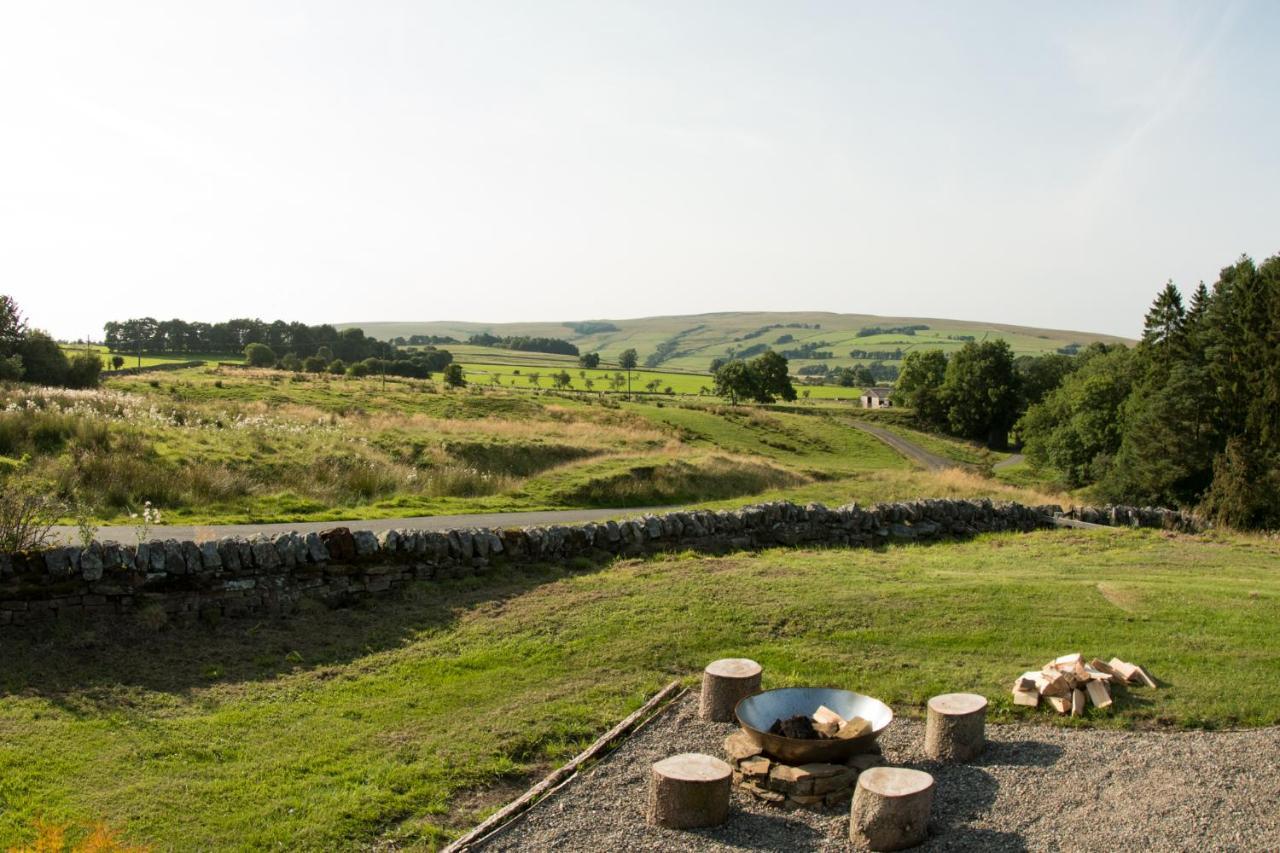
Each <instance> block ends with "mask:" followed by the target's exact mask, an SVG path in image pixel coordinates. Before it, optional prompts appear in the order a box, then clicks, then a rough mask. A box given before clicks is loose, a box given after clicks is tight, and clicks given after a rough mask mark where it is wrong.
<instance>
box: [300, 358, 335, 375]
mask: <svg viewBox="0 0 1280 853" xmlns="http://www.w3.org/2000/svg"><path fill="white" fill-rule="evenodd" d="M328 366H329V363H328V361H326V360H325V358H324V356H321V355H309V356H307V357H306V358H304V359H303V360H302V369H303V370H305V371H306V372H307V373H324V372H325V369H326V368H327V367H328Z"/></svg>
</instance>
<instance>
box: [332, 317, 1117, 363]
mask: <svg viewBox="0 0 1280 853" xmlns="http://www.w3.org/2000/svg"><path fill="white" fill-rule="evenodd" d="M335 325H336V326H337V327H338V328H340V329H341V328H344V327H346V326H359V327H360V328H362V329H364V330H365V332H366V333H367V334H369V335H372V336H374V337H377V338H381V339H383V340H389V339H391V338H395V337H406V338H407V337H408V336H410V335H447V336H450V337H454V338H457V339H458V340H465V339H466V338H467V337H468V336H470V335H472V334H475V333H477V332H490V333H492V334H495V335H501V336H506V335H528V336H539V337H553V338H564V339H566V340H569V341H572V342H573V343H575V344H577V346H578V348H579V349H580V350H581V351H583V352H599V353H600V354H601V355H602V356H603V357H604V358H605V359H606V360H609V361H612V360H614V359H616V358H617V356H618V354H619V353H620V352H622V351H623V350H625V349H627V348H629V347H634V348H635V349H636V351H637V352H638V353H639V355H640V361H641V363H642V364H643V363H645V362H646V361H648V362H649V363H650V364H655V363H656V364H657V365H658V366H661V367H663V368H668V369H676V370H696V371H706V370H707V369H708V366H709V365H710V363H711V360H712V359H714V358H723V357H726V356H728V355H730V354H731V353H733V352H737V353H743V352H754V351H761V350H762V349H763V348H764V347H769V348H772V349H774V350H777V351H779V352H790V353H792V354H791V355H790V356H789V357H790V358H791V368H792V370H793V371H796V370H798V369H799V368H801V367H804V366H806V365H811V364H825V365H827V366H829V367H841V366H849V365H853V364H860V363H861V364H865V363H868V362H869V361H871V360H885V361H888V362H890V363H896V362H897V360H898V358H897V357H898V356H900V355H901V354H905V353H906V352H907V351H909V350H911V349H913V348H916V347H927V348H931V349H945V350H954V349H958V348H959V347H961V346H963V344H964V340H965V339H966V338H969V337H972V338H973V339H975V340H983V339H984V338H1004V339H1005V340H1007V341H1008V342H1009V345H1010V346H1012V347H1013V349H1014V351H1015V352H1016V353H1018V354H1019V355H1021V354H1031V355H1039V354H1042V353H1046V352H1054V351H1056V350H1058V349H1059V348H1061V347H1069V346H1070V345H1071V344H1080V345H1082V346H1083V345H1087V344H1090V343H1092V342H1094V341H1123V340H1124V339H1123V338H1118V337H1115V336H1114V335H1100V334H1094V333H1091V332H1072V331H1064V330H1060V329H1035V328H1029V327H1026V326H1010V325H1005V324H1000V323H983V322H974V321H967V320H942V319H935V318H929V317H878V316H875V315H873V314H834V313H829V312H821V311H796V312H776V311H742V312H739V311H732V312H724V313H717V314H695V315H688V316H672V317H644V318H641V319H637V320H592V321H565V322H563V323H470V322H460V321H449V320H436V321H429V322H420V323H407V322H363V323H337V324H335ZM911 327H916V328H911ZM875 329H879V330H880V331H879V333H876V334H867V332H868V331H872V330H875ZM860 332H861V333H862V334H859V333H860ZM855 351H858V352H859V353H860V355H858V356H857V357H855V356H853V355H851V353H853V352H855ZM828 353H829V354H830V355H829V357H824V356H826V355H827V354H828Z"/></svg>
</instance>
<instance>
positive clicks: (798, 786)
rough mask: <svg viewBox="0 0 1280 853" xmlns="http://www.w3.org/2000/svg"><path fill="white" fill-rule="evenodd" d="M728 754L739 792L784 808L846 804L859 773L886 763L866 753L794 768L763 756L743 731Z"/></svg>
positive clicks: (730, 740)
mask: <svg viewBox="0 0 1280 853" xmlns="http://www.w3.org/2000/svg"><path fill="white" fill-rule="evenodd" d="M877 749H878V747H877ZM724 751H725V753H726V754H727V756H728V761H729V766H731V767H732V768H733V783H734V784H735V785H737V786H738V787H739V789H741V790H742V791H743V792H745V793H748V794H750V795H752V796H753V797H755V798H756V799H758V800H760V801H762V802H765V803H770V804H772V805H775V806H778V807H780V808H784V809H794V808H800V807H802V806H803V807H808V808H813V807H815V806H841V805H846V804H847V803H848V802H849V800H850V798H851V797H852V796H853V788H854V786H855V785H856V784H857V783H858V774H859V773H860V772H862V771H863V770H867V769H869V768H871V767H879V766H880V765H882V764H884V759H883V758H881V757H880V755H879V753H878V752H865V753H861V754H859V755H855V756H853V757H852V758H850V759H849V760H848V761H847V762H846V763H844V764H804V765H801V766H799V767H793V766H792V765H790V764H783V763H782V762H780V761H777V760H775V759H772V758H770V757H769V756H767V755H765V754H763V753H762V752H761V750H760V747H758V746H757V745H756V744H755V743H753V742H752V740H751V738H749V737H747V735H746V734H745V733H743V732H735V733H733V734H731V735H729V737H727V738H725V741H724Z"/></svg>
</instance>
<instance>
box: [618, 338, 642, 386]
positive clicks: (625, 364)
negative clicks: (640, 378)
mask: <svg viewBox="0 0 1280 853" xmlns="http://www.w3.org/2000/svg"><path fill="white" fill-rule="evenodd" d="M639 360H640V357H639V355H638V354H637V353H636V351H635V350H634V349H624V350H623V351H622V355H620V356H618V364H619V365H621V366H622V369H623V370H625V371H627V396H628V397H630V396H631V371H633V370H635V369H636V364H637V362H638V361H639Z"/></svg>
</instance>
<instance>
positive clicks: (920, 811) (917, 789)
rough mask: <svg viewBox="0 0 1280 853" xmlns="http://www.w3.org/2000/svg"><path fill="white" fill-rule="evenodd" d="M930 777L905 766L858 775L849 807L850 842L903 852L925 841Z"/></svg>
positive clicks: (930, 784) (931, 796)
mask: <svg viewBox="0 0 1280 853" xmlns="http://www.w3.org/2000/svg"><path fill="white" fill-rule="evenodd" d="M933 788H934V785H933V777H932V776H930V775H929V774H928V773H925V772H923V771H920V770H910V769H908V768H906V767H873V768H871V769H870V770H866V771H864V772H863V773H860V774H859V775H858V784H857V786H856V787H855V788H854V792H853V803H852V805H851V806H850V807H849V840H850V841H852V842H854V843H855V844H859V845H862V846H865V847H868V848H870V849H872V850H903V849H905V848H907V847H915V846H916V845H917V844H920V843H921V842H923V841H924V840H925V835H926V833H927V832H928V829H929V811H930V810H931V809H932V808H933Z"/></svg>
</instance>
